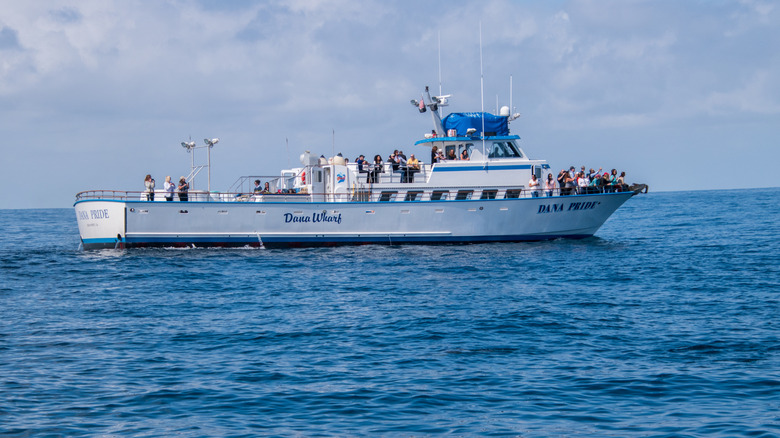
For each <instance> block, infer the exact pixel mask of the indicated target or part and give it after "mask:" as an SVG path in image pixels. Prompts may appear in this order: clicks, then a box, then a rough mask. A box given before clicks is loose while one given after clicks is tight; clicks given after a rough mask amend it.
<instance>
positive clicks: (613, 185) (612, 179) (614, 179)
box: [609, 169, 618, 193]
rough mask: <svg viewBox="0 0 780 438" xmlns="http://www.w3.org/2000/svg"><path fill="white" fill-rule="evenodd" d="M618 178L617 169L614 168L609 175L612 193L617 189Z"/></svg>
mask: <svg viewBox="0 0 780 438" xmlns="http://www.w3.org/2000/svg"><path fill="white" fill-rule="evenodd" d="M617 179H618V174H617V170H615V169H612V171H611V172H610V175H609V191H610V193H611V192H615V191H616V188H617Z"/></svg>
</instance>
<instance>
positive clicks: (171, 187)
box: [163, 175, 176, 202]
mask: <svg viewBox="0 0 780 438" xmlns="http://www.w3.org/2000/svg"><path fill="white" fill-rule="evenodd" d="M163 188H164V189H165V200H166V201H168V202H170V201H173V192H174V191H175V190H176V184H174V183H172V182H171V176H170V175H168V176H166V177H165V183H163Z"/></svg>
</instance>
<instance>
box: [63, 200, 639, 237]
mask: <svg viewBox="0 0 780 438" xmlns="http://www.w3.org/2000/svg"><path fill="white" fill-rule="evenodd" d="M633 194H634V193H632V192H620V193H601V194H592V195H578V196H555V197H538V198H533V197H529V198H512V199H484V200H464V201H454V200H447V201H409V202H397V201H396V202H178V201H174V202H164V201H163V202H159V201H156V202H148V201H128V200H82V201H78V202H76V204H75V209H76V217H77V220H78V225H79V232H80V234H81V239H82V243H83V246H84V249H96V248H132V247H148V246H162V247H181V246H196V247H203V246H217V247H226V246H228V247H229V246H234V247H235V246H239V247H240V246H252V247H259V246H264V247H296V246H332V245H359V244H441V243H477V242H516V241H535V240H547V239H555V238H584V237H589V236H592V235H593V234H594V233H595V232H596V231H597V230H598V229H599V228H600V227H601V225H603V224H604V222H605V221H606V220H607V219H608V218H609V216H610V215H611V214H612V213H613V212H614V211H615V210H617V208H619V207H620V206H621V205H622V204H623V203H624V202H625V201H626V200H628V198H630V197H631V196H633Z"/></svg>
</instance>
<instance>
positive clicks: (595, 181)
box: [588, 173, 602, 193]
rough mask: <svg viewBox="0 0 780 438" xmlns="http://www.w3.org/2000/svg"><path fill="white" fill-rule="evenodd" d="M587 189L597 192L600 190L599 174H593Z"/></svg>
mask: <svg viewBox="0 0 780 438" xmlns="http://www.w3.org/2000/svg"><path fill="white" fill-rule="evenodd" d="M588 190H589V191H590V192H591V193H599V192H601V191H602V190H601V175H600V174H598V173H596V174H594V175H593V178H591V180H590V185H588Z"/></svg>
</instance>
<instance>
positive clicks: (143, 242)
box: [83, 234, 592, 249]
mask: <svg viewBox="0 0 780 438" xmlns="http://www.w3.org/2000/svg"><path fill="white" fill-rule="evenodd" d="M591 236H592V234H561V235H533V234H531V235H512V236H448V237H442V236H429V237H426V236H404V237H366V236H363V237H328V238H323V237H297V238H294V239H293V238H289V237H284V238H273V237H268V238H263V246H265V247H266V248H297V247H317V246H342V245H377V244H379V245H407V244H426V245H430V244H462V243H490V242H535V241H542V240H552V239H559V238H565V239H584V238H586V237H591ZM261 238H262V236H261ZM108 240H109V239H92V240H89V239H87V240H84V241H83V245H84V249H102V248H115V247H116V239H112V240H110V241H108ZM193 245H194V246H196V247H204V248H205V247H224V248H231V247H232V248H237V247H246V246H249V247H259V246H260V242H259V241H258V240H257V238H252V237H234V238H224V237H215V238H208V237H202V238H194V239H187V240H181V239H176V238H162V237H161V238H144V239H134V238H127V239H125V241H124V242H122V243H121V245H120V246H121V247H123V248H145V247H158V248H160V247H179V248H184V247H192V246H193Z"/></svg>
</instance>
